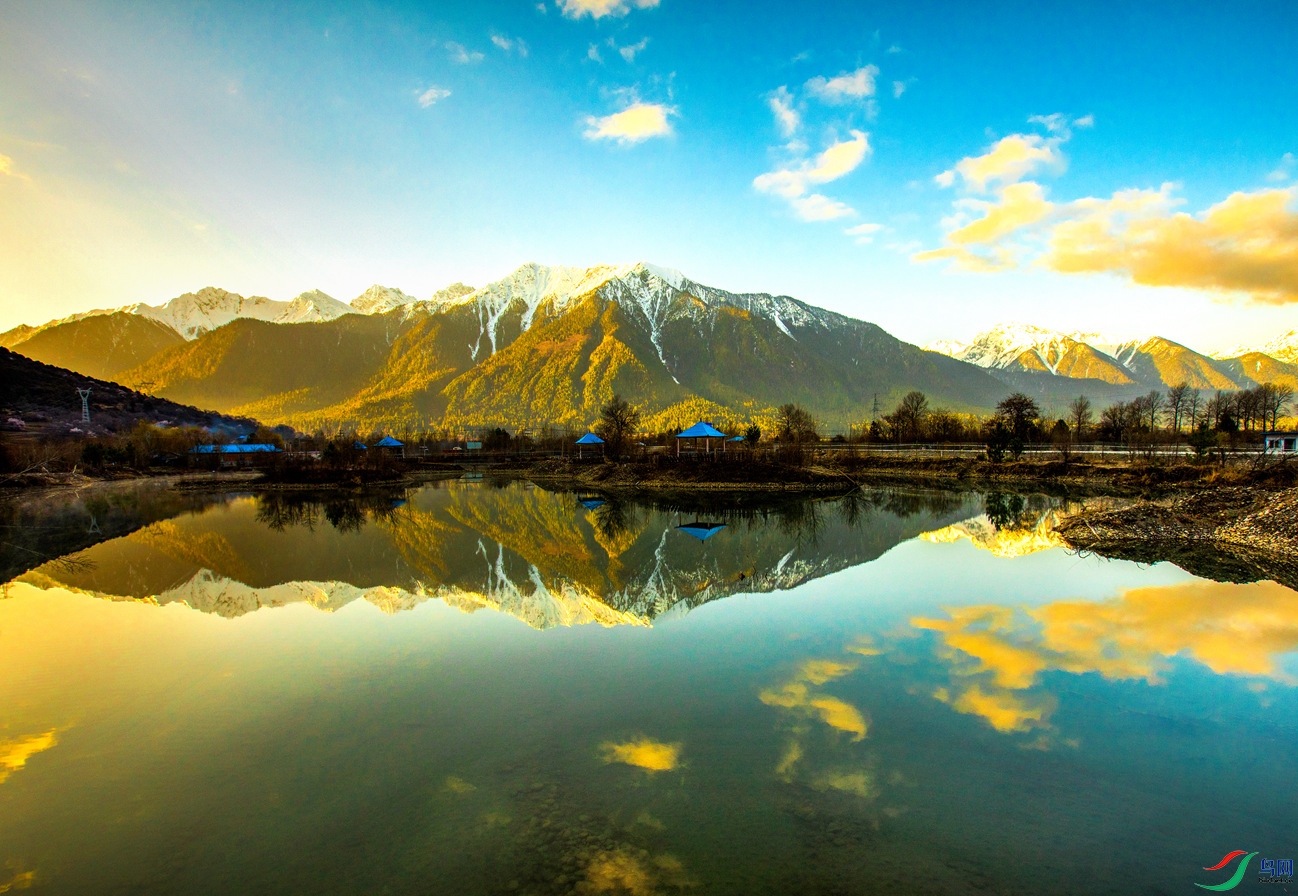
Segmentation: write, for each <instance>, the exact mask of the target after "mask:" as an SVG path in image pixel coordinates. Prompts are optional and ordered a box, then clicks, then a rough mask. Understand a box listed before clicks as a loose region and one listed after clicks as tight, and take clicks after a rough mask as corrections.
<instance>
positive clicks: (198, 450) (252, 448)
mask: <svg viewBox="0 0 1298 896" xmlns="http://www.w3.org/2000/svg"><path fill="white" fill-rule="evenodd" d="M278 450H279V448H278V447H276V446H275V445H263V444H252V445H198V446H196V447H194V448H191V449H190V451H189V453H190V454H264V453H266V452H270V451H278Z"/></svg>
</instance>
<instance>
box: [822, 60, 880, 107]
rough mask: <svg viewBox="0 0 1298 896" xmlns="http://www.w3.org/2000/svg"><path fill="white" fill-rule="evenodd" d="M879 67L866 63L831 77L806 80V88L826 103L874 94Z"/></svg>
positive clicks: (841, 101) (847, 100) (863, 97)
mask: <svg viewBox="0 0 1298 896" xmlns="http://www.w3.org/2000/svg"><path fill="white" fill-rule="evenodd" d="M878 75H879V68H878V66H875V65H867V66H863V67H862V68H858V69H857V70H856V71H854V72H843V73H841V74H839V75H835V76H834V77H832V78H828V79H826V78H823V77H817V78H812V79H811V80H810V81H808V82H807V90H809V91H811V92H812V93H813V94H815V95H816V96H818V97H820V98H821V99H822V100H824V101H825V102H827V103H845V102H849V101H851V100H861V99H866V98H867V97H871V96H874V79H875V78H876V77H878Z"/></svg>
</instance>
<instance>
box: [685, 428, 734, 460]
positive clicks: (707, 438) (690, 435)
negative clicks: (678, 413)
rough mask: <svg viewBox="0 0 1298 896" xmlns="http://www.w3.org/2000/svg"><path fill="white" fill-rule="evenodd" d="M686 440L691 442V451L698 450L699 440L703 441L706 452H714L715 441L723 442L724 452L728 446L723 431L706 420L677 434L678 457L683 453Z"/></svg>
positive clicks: (722, 448)
mask: <svg viewBox="0 0 1298 896" xmlns="http://www.w3.org/2000/svg"><path fill="white" fill-rule="evenodd" d="M684 439H689V440H690V450H691V451H697V450H698V448H699V439H702V440H703V450H704V452H711V451H712V440H713V439H720V440H721V450H723V451H724V450H725V446H726V434H725V433H724V432H722V431H721V430H719V429H717V428H716V427H715V426H713V425H712V424H711V423H708V422H707V421H706V420H700V421H699V422H698V423H695V424H694V425H693V426H691V427H689V428H688V429H682V430H681V431H680V432H679V433H677V434H676V454H677V455H679V454H680V453H681V441H682V440H684Z"/></svg>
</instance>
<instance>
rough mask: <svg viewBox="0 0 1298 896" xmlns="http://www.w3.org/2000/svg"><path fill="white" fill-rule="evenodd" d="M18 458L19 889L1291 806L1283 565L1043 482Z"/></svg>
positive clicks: (769, 848)
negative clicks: (1103, 526)
mask: <svg viewBox="0 0 1298 896" xmlns="http://www.w3.org/2000/svg"><path fill="white" fill-rule="evenodd" d="M26 500H27V501H28V503H27V504H26V505H24V506H23V507H22V508H21V509H20V510H13V509H11V510H10V511H9V512H8V514H7V516H6V519H7V520H8V521H9V522H8V525H9V526H10V527H11V528H10V531H11V532H12V531H14V528H13V527H22V528H23V529H24V531H27V532H29V533H35V534H32V535H30V537H29V538H28V540H24V541H20V540H18V539H17V537H16V536H14V535H11V537H9V538H7V539H6V545H8V546H10V549H11V551H12V552H13V553H11V555H10V557H9V558H8V559H7V562H8V564H9V566H8V567H7V568H9V569H11V570H12V571H13V573H14V576H15V577H14V578H13V580H12V581H10V582H8V584H6V585H4V586H3V590H2V591H0V890H3V888H4V887H6V886H10V887H11V888H13V887H20V886H30V887H31V888H32V891H33V892H50V893H191V892H203V893H248V892H312V893H340V894H341V893H466V894H468V893H634V894H647V893H677V892H679V893H685V892H689V893H735V894H752V893H768V892H769V893H789V892H801V893H890V892H891V893H927V892H931V893H965V892H969V893H973V892H1008V893H1088V894H1094V893H1131V892H1169V893H1170V892H1191V891H1196V890H1195V888H1194V886H1193V885H1194V884H1195V883H1207V884H1217V883H1220V882H1221V881H1223V880H1225V879H1226V878H1227V876H1228V873H1229V869H1226V870H1225V871H1218V872H1207V871H1204V870H1202V869H1203V868H1204V867H1205V866H1210V865H1213V864H1215V863H1216V862H1217V861H1218V859H1220V858H1221V857H1222V856H1223V855H1226V854H1227V853H1228V852H1230V851H1232V850H1234V849H1237V848H1246V849H1247V850H1248V851H1249V852H1252V851H1258V852H1259V853H1260V854H1261V855H1262V856H1264V857H1270V858H1279V859H1286V858H1292V857H1293V856H1292V853H1293V852H1294V851H1295V847H1296V846H1298V844H1295V843H1294V840H1293V832H1294V831H1295V830H1298V809H1295V800H1294V796H1293V793H1294V785H1295V784H1298V692H1296V690H1295V683H1296V682H1298V593H1296V592H1294V591H1292V590H1290V589H1288V588H1286V587H1283V586H1281V585H1278V584H1275V583H1274V582H1267V581H1259V582H1253V583H1248V584H1230V583H1225V582H1216V581H1212V580H1210V579H1204V578H1199V577H1196V576H1193V575H1191V574H1189V573H1187V572H1185V571H1183V570H1181V569H1179V568H1177V567H1176V566H1173V565H1171V564H1166V563H1160V564H1153V565H1142V564H1136V563H1129V562H1123V561H1111V560H1104V559H1102V558H1099V557H1095V556H1085V555H1079V554H1078V553H1077V552H1074V551H1070V550H1068V549H1067V548H1066V547H1065V546H1064V544H1063V542H1062V541H1061V539H1059V537H1058V536H1057V535H1056V534H1055V533H1054V528H1053V527H1054V524H1055V522H1056V521H1057V520H1058V519H1059V518H1060V516H1061V515H1062V514H1063V513H1065V512H1066V511H1068V510H1070V509H1073V508H1072V507H1070V506H1068V505H1066V504H1065V503H1064V502H1063V501H1061V500H1060V499H1055V498H1047V497H1044V496H1030V495H1007V494H976V493H967V494H953V493H940V492H924V491H916V490H904V489H894V490H882V491H863V492H856V493H854V494H853V495H851V496H847V497H834V498H825V497H812V498H805V499H804V498H790V499H784V500H781V501H779V502H778V503H766V504H764V503H762V502H760V501H758V502H756V503H752V504H751V506H750V505H748V504H746V503H745V502H738V503H740V504H741V505H743V506H742V509H740V510H735V509H734V506H735V504H736V501H735V499H734V498H733V496H731V497H727V498H725V499H719V500H718V503H716V504H714V505H712V506H708V505H690V506H666V505H654V504H651V503H643V502H635V501H628V500H621V499H615V498H613V497H610V496H608V495H598V494H578V493H565V492H561V491H548V490H545V489H541V488H537V487H532V486H530V485H528V484H526V483H517V482H516V483H510V484H506V485H498V484H497V485H493V484H490V483H485V482H467V481H453V482H444V483H435V484H430V485H428V486H425V487H422V488H416V489H403V490H395V491H375V492H367V493H365V494H364V495H361V496H350V497H347V498H341V497H338V496H333V497H322V496H315V497H313V496H308V495H294V494H275V495H265V494H263V495H256V496H254V495H250V494H240V493H231V494H211V495H204V496H192V495H191V496H184V497H177V496H176V495H175V493H174V492H170V491H167V490H166V489H165V487H150V488H149V489H147V490H145V491H143V492H139V493H132V492H128V491H125V490H116V491H114V490H100V491H95V490H89V491H87V492H86V493H85V494H78V495H71V496H70V495H69V494H66V493H65V494H62V495H60V496H57V497H51V498H50V499H49V500H48V501H47V502H45V504H44V505H43V506H42V505H40V504H39V502H38V503H37V504H33V503H31V499H30V498H28V499H26ZM42 533H43V534H42ZM36 535H41V537H40V538H37V537H36ZM1255 877H1256V875H1255V874H1252V875H1250V876H1249V877H1248V878H1247V879H1246V880H1245V882H1244V883H1243V884H1241V886H1240V889H1239V892H1246V891H1248V890H1249V889H1256V888H1257V887H1259V886H1260V885H1259V884H1257V883H1256V882H1255V880H1254V878H1255Z"/></svg>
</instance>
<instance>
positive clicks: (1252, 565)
mask: <svg viewBox="0 0 1298 896" xmlns="http://www.w3.org/2000/svg"><path fill="white" fill-rule="evenodd" d="M1056 532H1058V534H1059V535H1060V536H1062V537H1063V539H1064V540H1065V541H1066V542H1067V543H1068V544H1069V545H1071V546H1072V547H1074V548H1078V549H1080V550H1086V551H1092V552H1094V553H1096V554H1100V555H1102V556H1106V557H1115V558H1120V559H1126V560H1137V561H1141V562H1150V563H1152V562H1158V561H1163V560H1166V561H1170V562H1173V563H1175V564H1177V565H1178V566H1180V567H1182V568H1183V569H1186V570H1188V571H1189V572H1192V573H1194V574H1195V575H1200V576H1204V577H1207V578H1213V579H1217V580H1222V581H1237V582H1247V581H1256V580H1258V579H1274V580H1275V581H1278V582H1280V583H1281V584H1284V585H1287V586H1289V587H1291V588H1298V488H1296V487H1292V486H1291V487H1288V488H1280V489H1272V488H1264V487H1259V486H1220V487H1216V488H1211V489H1206V490H1203V491H1198V492H1194V493H1191V494H1180V495H1175V496H1172V497H1168V498H1163V499H1158V500H1142V501H1138V502H1136V503H1135V504H1131V505H1129V506H1127V507H1123V508H1119V509H1116V510H1099V511H1083V512H1081V513H1078V514H1076V515H1074V516H1072V517H1069V518H1068V519H1066V520H1064V521H1063V522H1061V523H1060V524H1059V525H1058V526H1057V527H1056Z"/></svg>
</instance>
